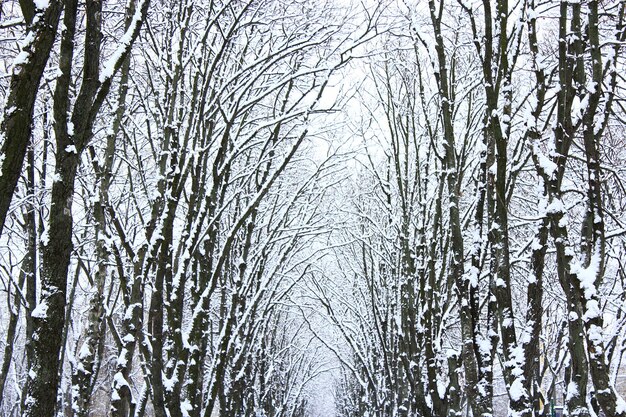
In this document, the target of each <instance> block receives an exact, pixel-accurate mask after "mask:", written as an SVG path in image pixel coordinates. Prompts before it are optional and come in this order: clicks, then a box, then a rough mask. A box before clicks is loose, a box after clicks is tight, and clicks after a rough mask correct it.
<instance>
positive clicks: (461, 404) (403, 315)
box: [315, 0, 626, 417]
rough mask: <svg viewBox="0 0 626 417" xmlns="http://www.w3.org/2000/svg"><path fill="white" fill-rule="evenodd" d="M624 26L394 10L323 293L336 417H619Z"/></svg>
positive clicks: (555, 6)
mask: <svg viewBox="0 0 626 417" xmlns="http://www.w3.org/2000/svg"><path fill="white" fill-rule="evenodd" d="M426 6H427V7H426ZM625 8H626V3H625V2H623V1H615V2H610V1H609V2H597V1H595V0H588V1H587V0H586V1H575V2H569V1H561V2H535V1H533V0H523V1H520V2H508V1H507V0H497V1H491V0H485V1H479V2H466V1H464V0H458V1H445V0H440V1H436V0H429V1H428V3H427V5H426V4H425V3H416V4H412V3H408V2H407V3H405V4H403V5H400V6H399V7H398V11H397V13H398V14H401V15H402V16H403V18H402V19H399V20H400V21H401V23H400V24H399V25H396V26H395V27H392V30H391V31H390V32H389V33H388V34H386V35H385V36H384V37H383V38H381V40H380V44H381V46H380V47H381V49H382V50H383V51H382V52H381V53H380V54H379V55H378V56H376V57H375V58H373V59H371V60H370V61H369V62H368V64H367V68H366V72H367V73H368V76H367V81H366V82H365V83H366V85H368V86H370V87H369V88H367V89H362V91H363V92H362V93H361V94H360V103H361V106H362V114H363V115H364V116H363V119H364V120H365V122H363V123H356V125H355V127H354V131H355V133H356V134H358V135H360V136H362V138H363V145H364V150H363V152H362V153H361V155H360V157H359V158H358V161H359V167H360V168H359V169H358V172H359V173H358V176H357V177H356V181H354V183H353V184H352V185H348V186H346V191H344V192H345V194H344V195H345V196H346V198H348V199H349V200H350V201H351V204H350V207H349V208H344V210H343V211H342V212H341V213H340V214H338V215H339V216H341V218H344V219H345V218H348V219H351V220H350V222H351V224H350V227H348V228H346V229H344V230H341V231H338V232H337V233H335V242H336V245H337V246H338V248H339V249H336V250H334V251H333V256H332V258H331V259H332V260H330V261H328V265H327V266H326V267H325V269H324V270H323V271H320V272H319V274H317V276H316V278H315V282H316V285H315V293H316V294H317V297H318V298H319V303H320V304H321V305H322V306H323V307H324V308H325V311H326V312H325V313H324V314H320V316H319V317H320V320H326V321H327V322H329V323H330V324H332V325H334V326H336V327H337V328H338V329H339V332H340V334H341V336H342V340H343V342H342V343H340V345H339V347H337V348H336V354H337V356H338V357H339V359H340V360H341V362H342V363H343V364H344V366H343V369H344V371H343V372H342V374H341V375H340V376H339V377H338V383H337V392H338V394H337V408H338V410H339V415H342V416H355V417H356V416H365V415H369V416H445V415H448V416H460V415H462V414H465V412H466V410H468V411H471V414H472V415H474V416H491V415H494V414H497V415H504V412H505V410H506V407H508V412H507V413H508V415H509V416H539V415H543V416H546V415H551V413H552V410H551V407H550V403H552V405H554V404H555V403H556V404H563V405H564V406H565V408H566V412H567V414H568V415H572V416H591V415H605V416H611V417H613V416H624V415H626V403H625V402H624V400H623V398H622V397H621V396H620V394H619V393H618V392H617V390H616V388H615V383H616V382H617V379H618V377H619V374H620V368H621V366H622V360H623V357H624V352H625V351H626V344H625V343H626V339H625V334H626V311H625V310H624V308H625V306H626V304H625V301H626V299H625V294H626V292H625V290H626V287H625V286H624V285H625V281H624V278H625V275H624V264H623V261H624V255H625V252H624V250H625V249H626V246H625V242H626V241H625V240H624V237H625V236H624V234H625V231H626V229H625V228H624V225H625V223H624V222H625V220H626V219H624V186H623V184H624V183H623V181H624V176H623V174H624V173H623V166H624V165H623V164H624V153H623V133H624V107H623V103H624V102H623V100H624V92H625V91H624V78H623V69H624V58H623V52H624V41H625V40H626V25H625V21H624V19H625V18H626V15H625ZM354 300H358V302H356V303H355V301H354ZM621 373H622V374H623V371H621ZM498 390H500V392H498ZM501 394H504V398H506V401H502V400H501V397H500V395H501ZM507 404H508V405H507Z"/></svg>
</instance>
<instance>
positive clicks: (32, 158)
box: [0, 0, 374, 417]
mask: <svg viewBox="0 0 626 417" xmlns="http://www.w3.org/2000/svg"><path fill="white" fill-rule="evenodd" d="M0 7H1V8H2V11H1V16H2V19H3V24H2V25H1V28H0V30H2V32H3V34H2V40H3V42H6V43H5V45H4V48H5V49H4V50H5V52H6V54H3V55H5V56H9V57H11V58H7V60H9V61H12V62H8V63H7V64H6V66H5V67H6V68H8V71H9V73H10V76H9V77H7V78H6V79H4V81H2V84H3V85H2V89H3V94H4V96H5V100H6V105H5V108H4V117H3V120H2V129H1V131H2V140H1V142H2V151H1V155H2V161H3V162H2V175H1V176H0V233H1V237H0V242H1V247H0V257H1V261H0V264H1V265H2V273H1V275H2V281H1V282H2V289H3V294H2V301H3V303H4V305H6V306H7V307H6V308H3V309H2V310H1V313H0V317H2V323H3V324H2V327H1V329H2V333H1V334H2V336H3V340H2V346H3V347H4V355H3V357H2V362H1V368H0V393H1V394H0V402H1V404H0V406H1V410H2V411H1V413H2V415H6V416H9V415H24V416H37V417H43V416H53V415H75V416H88V415H105V414H106V415H109V414H111V415H114V416H137V417H140V416H144V415H155V416H160V417H165V416H172V417H175V416H178V417H183V416H185V417H187V416H205V417H209V416H213V415H223V416H236V415H265V416H303V415H305V412H307V410H310V408H311V407H310V401H311V397H310V395H308V391H307V388H308V386H309V385H310V383H311V382H312V381H314V380H315V378H316V377H317V376H318V375H320V374H322V373H324V372H325V371H327V369H328V366H329V365H328V364H327V362H326V360H325V359H324V357H323V356H321V355H319V354H317V353H316V348H315V346H318V345H319V344H318V343H317V342H316V341H315V339H313V338H312V336H311V333H310V332H309V331H308V329H307V328H306V326H305V325H304V323H303V322H302V321H301V319H300V318H299V316H300V311H299V310H298V309H296V308H295V307H294V306H295V304H294V302H293V297H294V294H296V293H297V291H296V289H297V288H299V287H300V285H301V281H302V280H303V277H305V276H306V275H307V274H308V273H309V272H308V271H309V269H310V268H309V266H308V265H310V264H311V263H312V262H313V259H314V258H315V257H316V256H317V255H316V253H317V252H318V251H319V249H318V248H315V245H314V242H315V241H316V237H317V236H318V235H319V234H321V233H322V231H323V230H324V228H323V227H321V222H322V221H323V217H322V214H323V213H322V211H323V210H322V207H321V206H320V205H319V204H318V201H319V200H320V199H321V198H322V196H323V195H324V194H325V193H326V191H327V189H328V187H329V186H330V184H332V182H333V181H334V179H333V178H334V177H333V175H330V174H331V173H332V172H334V171H335V170H336V156H333V155H332V154H329V155H328V156H326V155H325V156H323V157H322V156H320V154H319V153H317V154H313V155H314V157H313V158H311V157H310V155H312V153H311V152H310V151H309V149H311V147H312V143H313V142H312V141H314V140H318V139H315V136H314V134H313V133H314V131H317V130H319V129H316V128H315V127H313V129H312V128H311V127H310V125H313V126H315V124H316V122H315V121H316V120H318V119H319V117H321V116H323V115H324V114H326V113H328V112H330V111H331V110H332V108H333V106H334V103H332V102H329V101H328V100H322V94H323V92H324V91H325V89H326V87H327V85H328V83H329V80H330V79H331V77H332V75H333V74H334V73H335V72H336V71H337V70H338V69H339V68H341V67H342V66H344V65H345V64H346V63H347V62H348V61H349V60H350V59H351V58H352V51H353V50H354V48H356V47H358V45H359V44H361V43H363V42H364V41H366V40H367V39H369V38H370V37H371V36H372V35H373V33H374V27H373V26H372V25H371V23H372V20H371V19H366V20H367V22H366V23H365V24H359V25H355V24H353V25H349V24H348V23H347V22H350V21H355V20H354V19H351V17H352V14H353V13H354V12H351V11H350V10H348V9H345V8H342V7H339V6H337V5H334V4H333V3H332V2H329V3H327V4H319V3H315V4H314V3H313V2H309V1H294V2H289V3H283V2H280V1H253V0H224V1H213V0H211V1H201V2H200V1H194V0H188V1H179V0H174V1H169V0H152V1H149V0H129V1H128V2H126V4H120V3H118V2H116V1H114V0H112V1H106V2H104V1H101V0H86V1H78V0H58V1H57V0H37V1H32V0H24V1H19V2H2V3H1V4H0ZM13 39H18V42H17V46H14V45H15V44H16V42H15V41H13Z"/></svg>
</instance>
